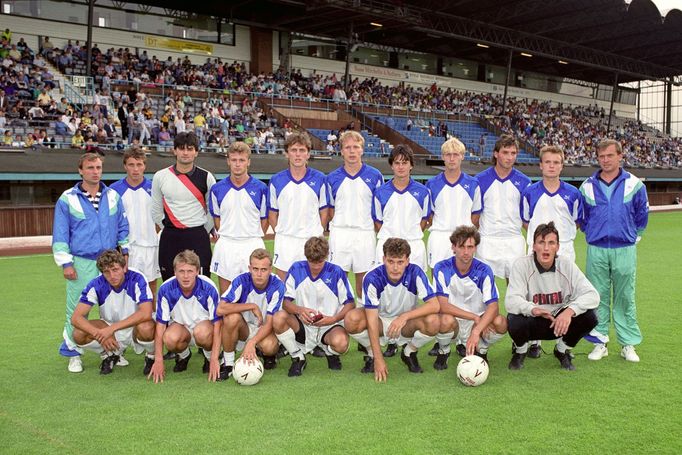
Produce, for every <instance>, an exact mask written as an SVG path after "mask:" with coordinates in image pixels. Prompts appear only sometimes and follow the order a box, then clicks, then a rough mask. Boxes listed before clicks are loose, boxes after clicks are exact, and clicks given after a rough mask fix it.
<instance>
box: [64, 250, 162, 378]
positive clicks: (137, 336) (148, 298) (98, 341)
mask: <svg viewBox="0 0 682 455" xmlns="http://www.w3.org/2000/svg"><path fill="white" fill-rule="evenodd" d="M97 268H98V269H99V271H100V272H102V274H101V275H99V276H97V277H96V278H94V279H93V280H91V281H90V282H89V283H88V284H87V286H85V289H83V293H82V294H81V298H80V302H79V303H78V305H77V306H76V309H75V310H74V312H73V315H72V316H71V324H73V326H74V331H73V339H74V341H75V342H76V344H77V345H78V346H79V347H81V348H83V349H86V350H88V351H94V352H96V353H98V354H99V355H100V356H101V357H102V365H101V367H100V370H99V372H100V374H109V373H111V372H112V371H113V368H114V365H116V363H118V360H119V357H120V355H121V352H123V349H125V348H127V347H130V346H132V347H133V348H134V349H135V352H136V353H137V354H141V353H142V352H143V351H146V352H147V356H146V357H145V361H144V370H143V371H144V374H149V371H150V369H151V366H152V363H153V362H154V323H153V322H152V310H153V306H152V293H151V291H150V289H149V285H148V284H147V279H146V278H145V277H144V275H142V274H141V273H140V272H137V271H135V270H132V269H128V268H127V267H126V259H125V257H124V256H123V255H122V254H121V253H119V252H118V251H116V250H104V252H102V254H100V255H99V257H98V258H97ZM94 305H99V316H100V319H92V320H88V314H89V313H90V310H91V309H92V307H93V306H94Z"/></svg>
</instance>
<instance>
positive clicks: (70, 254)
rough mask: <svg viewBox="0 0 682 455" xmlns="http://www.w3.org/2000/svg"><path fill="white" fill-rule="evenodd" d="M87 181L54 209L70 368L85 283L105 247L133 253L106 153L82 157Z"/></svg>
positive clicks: (76, 364) (76, 355)
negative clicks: (106, 173) (108, 176)
mask: <svg viewBox="0 0 682 455" xmlns="http://www.w3.org/2000/svg"><path fill="white" fill-rule="evenodd" d="M78 172H79V173H80V175H81V177H83V180H82V181H81V182H79V183H77V184H76V185H75V186H74V187H73V188H70V189H68V190H66V191H64V193H62V195H61V196H60V198H59V200H58V201H57V205H56V206H55V209H54V226H53V232H52V254H53V255H54V260H55V262H56V263H57V265H58V266H60V267H62V271H63V273H64V278H65V279H66V323H65V324H64V334H63V336H64V342H63V343H62V346H61V347H60V349H59V353H60V354H62V355H63V356H65V357H69V371H70V372H72V373H80V372H81V371H83V365H82V363H81V359H80V350H79V348H78V347H77V346H76V343H75V342H74V341H73V326H72V325H71V315H72V314H73V311H74V309H75V308H76V305H78V300H79V298H80V294H81V292H82V291H83V288H85V286H86V285H87V284H88V283H89V282H90V280H92V279H93V278H95V277H96V276H97V275H98V274H99V271H98V270H97V261H96V260H97V257H98V256H99V254H100V253H101V252H102V251H104V250H106V249H115V248H116V247H117V246H118V247H120V248H121V249H122V252H123V254H124V255H126V260H127V254H128V220H127V219H126V216H125V212H124V210H123V203H122V201H121V197H120V196H119V195H118V193H117V192H116V191H114V190H112V189H110V188H109V187H107V186H106V185H104V184H103V183H102V182H101V179H102V158H101V157H100V156H99V155H97V154H96V153H85V154H83V155H82V156H81V158H80V160H79V162H78Z"/></svg>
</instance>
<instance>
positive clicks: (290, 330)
mask: <svg viewBox="0 0 682 455" xmlns="http://www.w3.org/2000/svg"><path fill="white" fill-rule="evenodd" d="M304 254H305V257H306V260H305V261H298V262H295V263H294V264H293V265H292V266H291V268H290V269H289V273H288V274H287V277H286V280H285V286H286V293H285V296H284V303H283V307H284V311H278V312H277V313H275V316H274V317H273V321H272V324H273V327H274V329H275V334H276V335H277V339H278V340H279V342H280V343H282V346H284V348H285V349H286V350H287V351H289V355H291V358H292V363H291V367H290V368H289V376H300V375H301V374H302V373H303V369H304V368H305V366H306V358H305V354H307V353H308V352H311V351H312V350H313V349H314V348H315V347H316V346H319V347H320V348H322V350H324V351H325V354H326V356H327V366H328V367H329V369H330V370H340V369H341V359H340V358H339V355H340V354H343V353H345V352H346V351H347V350H348V333H347V332H346V330H345V329H344V327H343V318H344V317H345V316H346V313H348V312H349V311H350V310H351V309H352V308H353V307H354V306H355V305H354V304H355V299H354V298H353V291H351V288H350V283H349V282H348V277H347V276H346V273H345V272H344V271H343V269H342V268H341V267H339V266H338V265H335V264H332V263H331V262H327V258H328V256H329V243H327V239H325V238H324V237H311V238H309V239H308V240H307V241H306V242H305V246H304ZM294 302H296V303H294Z"/></svg>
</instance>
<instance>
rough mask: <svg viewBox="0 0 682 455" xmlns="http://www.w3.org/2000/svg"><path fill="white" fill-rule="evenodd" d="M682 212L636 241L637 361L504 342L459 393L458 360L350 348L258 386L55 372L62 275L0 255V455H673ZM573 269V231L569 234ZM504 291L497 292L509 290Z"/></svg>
mask: <svg viewBox="0 0 682 455" xmlns="http://www.w3.org/2000/svg"><path fill="white" fill-rule="evenodd" d="M680 225H682V213H661V214H652V215H651V218H650V224H649V228H648V229H647V232H646V233H645V236H644V239H643V240H642V242H641V243H640V245H639V248H638V251H639V269H638V277H637V279H638V283H637V303H638V310H639V320H640V323H641V326H642V330H643V332H644V337H645V338H644V342H643V344H642V345H641V346H640V348H639V349H638V352H639V354H640V356H641V358H642V361H641V362H640V363H639V364H630V363H626V362H625V361H624V360H623V359H622V358H620V356H619V347H618V346H617V344H616V343H615V342H614V343H612V345H611V346H610V348H611V349H610V355H609V357H607V358H605V359H604V360H602V361H600V362H590V361H589V360H587V357H586V354H587V353H588V352H589V350H590V348H591V345H590V344H588V343H586V342H581V343H580V344H579V345H578V347H577V348H576V354H577V355H576V359H575V364H576V366H577V371H575V372H566V371H562V370H561V369H559V367H558V362H557V361H556V359H554V358H553V357H552V355H551V349H552V346H553V344H554V343H553V342H545V343H544V347H545V351H547V352H549V353H550V354H549V355H543V356H542V358H540V359H538V360H533V359H528V360H526V368H524V369H523V370H521V371H518V372H510V371H508V370H507V363H508V361H509V357H510V351H509V349H510V340H509V338H508V337H507V338H505V339H504V340H503V341H502V342H500V343H499V344H497V345H495V346H494V347H493V348H492V349H491V351H490V353H489V356H490V362H491V371H490V377H489V378H488V381H487V382H486V383H485V384H484V385H483V386H481V387H478V388H466V387H464V386H462V385H461V384H460V383H459V381H458V380H457V379H456V378H455V373H454V370H455V365H456V362H457V357H456V354H453V358H452V359H451V363H450V368H449V369H448V370H446V371H444V372H436V371H434V370H433V369H432V366H431V363H432V359H431V358H428V357H427V356H426V350H422V352H420V354H419V357H420V361H421V363H422V366H423V367H424V369H425V372H424V373H423V374H420V375H413V374H409V373H408V372H407V370H406V368H405V366H404V365H402V363H401V362H400V359H399V358H397V357H396V358H393V359H389V360H388V366H389V379H388V383H386V384H375V383H374V380H373V378H372V377H371V376H369V375H362V374H360V372H359V369H360V368H361V366H362V356H361V355H360V353H358V352H356V351H355V345H354V344H353V346H352V348H351V350H350V351H349V353H348V354H347V355H345V356H344V357H343V358H342V360H343V370H342V371H340V372H331V371H329V370H327V368H326V362H325V361H324V359H317V358H313V357H309V365H308V368H307V369H306V371H305V373H304V375H303V376H302V377H300V378H288V377H287V376H286V373H287V370H288V367H289V362H290V360H289V359H288V358H287V359H283V361H282V363H281V364H280V365H279V366H278V367H277V368H276V369H275V370H273V371H271V372H266V374H265V376H264V377H263V379H262V381H261V382H260V383H259V384H258V385H256V386H254V387H242V386H238V385H237V384H236V383H235V382H233V381H229V382H226V383H217V384H210V383H208V382H207V381H206V377H205V375H203V374H201V363H202V362H201V359H199V358H198V357H194V358H193V359H192V361H191V362H190V365H189V369H188V370H187V371H186V372H184V373H179V374H174V373H172V372H171V371H170V365H169V364H167V371H168V373H167V377H166V382H165V383H164V384H160V385H154V384H152V383H150V382H148V381H146V380H145V378H144V377H142V375H141V369H142V357H140V356H135V355H134V354H132V353H130V354H129V355H128V358H129V360H130V361H131V365H130V366H128V367H126V368H116V369H115V371H114V373H113V374H111V375H110V376H107V377H101V376H100V375H99V359H98V358H97V357H96V356H95V355H93V354H92V353H87V354H86V355H85V356H84V366H85V372H84V373H82V374H79V375H74V374H70V373H68V372H67V371H66V361H65V360H64V359H63V358H61V357H59V355H58V354H57V347H58V345H59V342H60V335H61V327H62V318H63V311H64V283H63V279H62V277H61V274H60V273H59V269H58V268H57V267H56V266H55V265H54V263H53V261H52V258H51V256H49V255H40V256H31V257H14V258H0V272H1V276H2V277H3V280H2V281H3V284H4V291H3V293H2V297H1V298H0V334H2V338H1V339H2V349H1V350H0V435H1V438H0V453H3V454H5V453H7V454H14V453H16V454H30V453H36V454H44V453H65V454H89V453H92V454H100V453H106V454H108V453H189V452H193V453H196V454H203V453H219V452H220V453H235V452H236V453H257V454H261V453H275V454H276V453H297V454H308V453H313V454H331V453H362V454H387V453H391V454H402V453H406V454H413V453H420V454H421V453H434V454H444V453H510V454H525V453H538V454H545V453H566V454H574V453H623V454H630V453H671V454H677V453H680V452H681V451H682V437H681V436H680V430H681V429H682V386H681V385H680V377H681V376H682V363H681V362H680V359H682V347H681V346H682V344H681V343H680V341H679V340H680V339H679V338H678V335H679V333H680V328H681V327H682V314H681V313H682V285H681V284H680V283H681V282H682V276H681V275H680V270H681V268H680V265H679V258H680V253H681V252H682V248H681V247H680V245H681V239H680V232H682V231H681V230H680ZM576 249H577V253H578V264H579V265H581V267H582V266H584V262H585V248H584V240H583V239H582V238H580V239H578V240H577V241H576ZM498 284H499V285H500V291H501V292H502V293H503V292H504V284H503V283H498Z"/></svg>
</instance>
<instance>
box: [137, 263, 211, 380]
mask: <svg viewBox="0 0 682 455" xmlns="http://www.w3.org/2000/svg"><path fill="white" fill-rule="evenodd" d="M173 270H174V271H175V276H174V277H171V278H170V279H168V280H166V281H165V282H164V283H163V284H162V285H161V287H160V288H159V295H158V296H157V299H156V301H157V304H156V305H157V306H156V316H155V317H156V334H155V336H154V364H153V365H152V368H151V372H150V373H149V375H148V377H150V378H153V379H154V382H155V383H157V382H163V379H164V376H165V375H166V370H165V367H164V364H163V347H164V345H165V346H166V349H168V351H169V352H174V353H176V354H177V355H176V357H175V366H174V367H173V371H174V372H176V373H178V372H181V371H185V370H186V369H187V364H188V363H189V359H190V358H191V357H192V351H190V349H189V348H190V346H199V347H200V348H202V349H203V350H204V356H205V357H206V358H205V359H204V366H203V372H204V373H208V380H209V381H216V380H217V379H218V377H219V376H220V361H219V359H218V357H219V354H220V329H221V328H222V320H221V318H220V317H218V316H217V315H216V305H217V303H218V299H219V298H220V296H219V295H218V289H217V288H216V285H215V284H213V281H211V280H210V278H207V277H205V276H203V275H199V271H200V270H201V266H200V262H199V256H197V254H196V253H195V252H194V251H190V250H184V251H181V252H180V253H178V255H177V256H175V258H174V259H173ZM209 360H210V362H209Z"/></svg>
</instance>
